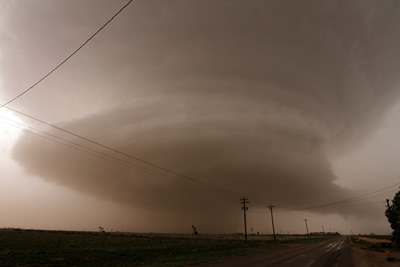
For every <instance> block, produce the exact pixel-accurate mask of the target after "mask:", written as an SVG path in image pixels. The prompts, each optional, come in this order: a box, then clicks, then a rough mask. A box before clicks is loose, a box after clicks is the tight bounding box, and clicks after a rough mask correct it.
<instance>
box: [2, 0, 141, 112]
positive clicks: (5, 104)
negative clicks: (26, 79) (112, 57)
mask: <svg viewBox="0 0 400 267" xmlns="http://www.w3.org/2000/svg"><path fill="white" fill-rule="evenodd" d="M132 1H133V0H130V1H129V2H128V3H126V4H125V5H124V6H123V7H122V8H121V9H120V10H119V11H118V12H117V13H115V14H114V16H112V17H111V18H110V19H109V20H108V21H107V22H106V23H105V24H104V25H103V26H101V27H100V29H98V30H97V31H96V32H95V33H94V34H93V35H92V36H90V38H89V39H87V40H86V41H85V42H84V43H83V44H82V45H81V46H79V47H78V49H76V50H75V51H74V52H73V53H72V54H71V55H69V56H68V57H67V58H66V59H64V60H63V61H62V62H61V63H60V64H58V65H57V66H56V67H55V68H54V69H52V70H51V71H50V72H49V73H47V74H46V75H45V76H43V77H42V78H41V79H40V80H38V81H37V82H36V83H34V84H33V85H32V86H31V87H29V88H28V89H26V90H25V91H23V92H22V93H20V94H19V95H17V96H16V97H14V98H12V99H11V100H9V101H8V102H6V103H4V104H2V105H1V106H0V109H1V108H2V107H4V106H7V105H8V104H10V103H11V102H13V101H15V100H16V99H18V98H20V97H21V96H23V95H24V94H26V93H27V92H28V91H30V90H31V89H33V88H34V87H36V85H38V84H39V83H41V82H42V81H43V80H44V79H46V78H47V77H49V76H50V75H51V74H52V73H53V72H55V71H56V70H57V69H58V68H60V67H61V66H62V65H64V63H65V62H67V61H68V60H69V59H70V58H71V57H73V56H74V55H75V54H76V53H77V52H78V51H79V50H81V49H82V48H83V47H84V46H85V45H86V44H87V43H89V41H90V40H92V39H93V38H94V37H95V36H96V35H97V34H98V33H99V32H100V31H101V30H103V29H104V28H105V27H106V26H107V25H108V24H109V23H110V22H111V21H112V20H113V19H114V18H115V17H117V16H118V15H119V14H120V13H121V12H122V11H123V10H124V9H125V8H126V7H127V6H128V5H129V4H130V3H131V2H132Z"/></svg>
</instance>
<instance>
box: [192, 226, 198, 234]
mask: <svg viewBox="0 0 400 267" xmlns="http://www.w3.org/2000/svg"><path fill="white" fill-rule="evenodd" d="M197 234H198V232H197V229H196V227H194V225H192V235H197Z"/></svg>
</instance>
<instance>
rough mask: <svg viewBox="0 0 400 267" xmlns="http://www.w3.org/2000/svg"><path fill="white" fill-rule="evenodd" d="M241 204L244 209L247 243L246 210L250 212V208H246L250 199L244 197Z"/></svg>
mask: <svg viewBox="0 0 400 267" xmlns="http://www.w3.org/2000/svg"><path fill="white" fill-rule="evenodd" d="M240 203H242V205H243V207H242V210H243V214H244V237H245V239H246V242H247V224H246V210H248V208H247V207H246V204H247V203H249V201H248V199H247V198H245V197H243V198H242V199H240Z"/></svg>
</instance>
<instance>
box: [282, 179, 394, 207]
mask: <svg viewBox="0 0 400 267" xmlns="http://www.w3.org/2000/svg"><path fill="white" fill-rule="evenodd" d="M399 184H400V183H396V184H393V185H391V186H388V187H385V188H382V189H379V190H376V191H373V192H369V193H366V194H363V195H359V196H356V197H352V198H348V199H344V200H340V201H336V202H331V203H327V204H323V205H317V206H311V207H304V208H298V209H289V210H278V211H276V212H287V211H297V210H308V209H316V208H323V207H328V206H333V205H335V204H339V203H343V202H347V201H351V200H354V199H358V198H363V197H366V196H369V195H372V194H375V193H378V192H381V191H383V190H386V189H389V188H391V187H394V186H397V185H399Z"/></svg>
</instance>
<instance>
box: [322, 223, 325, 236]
mask: <svg viewBox="0 0 400 267" xmlns="http://www.w3.org/2000/svg"><path fill="white" fill-rule="evenodd" d="M322 232H323V233H324V235H325V229H324V226H323V225H322Z"/></svg>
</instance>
